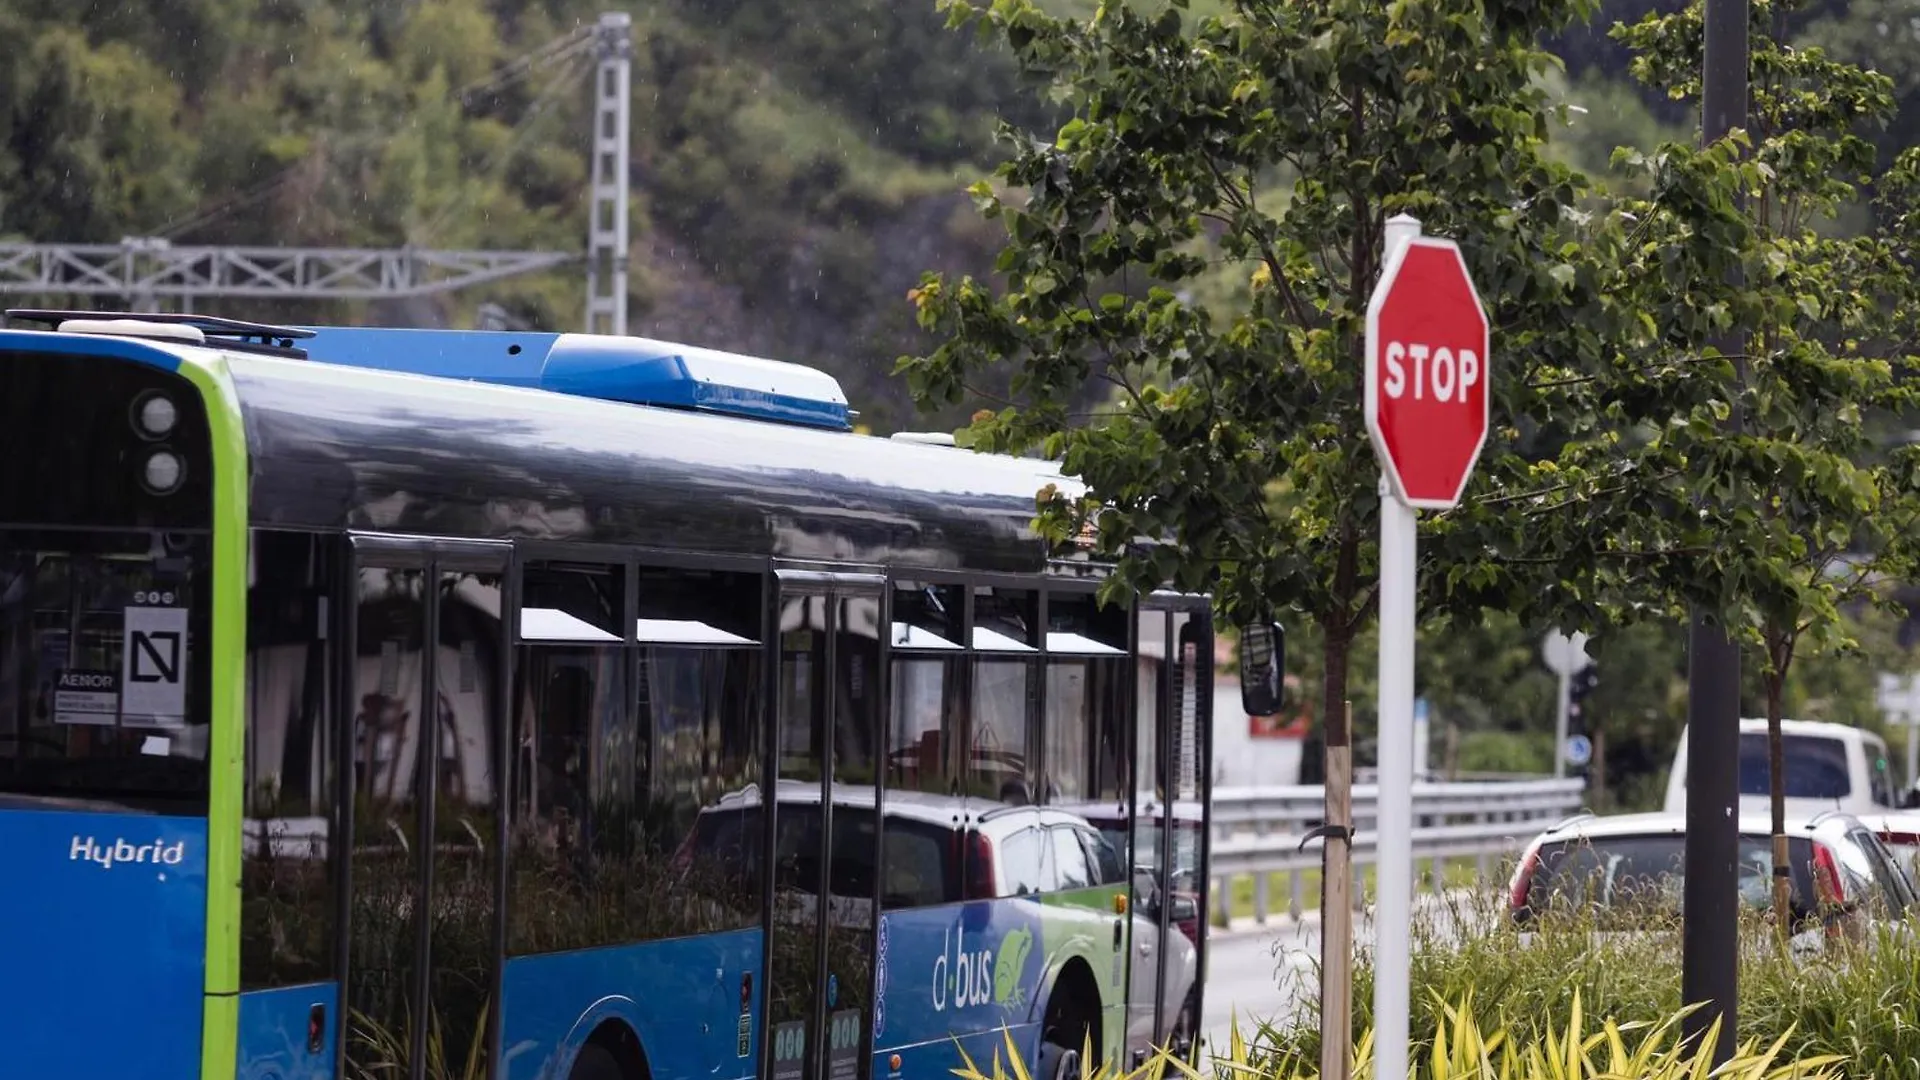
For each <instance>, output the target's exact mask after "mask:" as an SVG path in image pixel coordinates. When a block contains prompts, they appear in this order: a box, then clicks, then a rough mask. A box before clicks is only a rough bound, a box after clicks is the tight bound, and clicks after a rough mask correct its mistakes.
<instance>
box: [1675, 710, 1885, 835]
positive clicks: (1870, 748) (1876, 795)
mask: <svg viewBox="0 0 1920 1080" xmlns="http://www.w3.org/2000/svg"><path fill="white" fill-rule="evenodd" d="M1780 737H1781V740H1782V744H1781V754H1782V759H1783V761H1784V763H1785V765H1786V772H1787V776H1786V796H1787V797H1786V804H1787V805H1786V810H1787V816H1788V817H1795V816H1801V817H1805V816H1810V815H1813V814H1817V813H1819V812H1820V811H1822V810H1841V811H1845V812H1846V813H1849V814H1871V813H1874V812H1876V811H1879V812H1885V811H1887V810H1892V809H1895V808H1897V807H1898V806H1899V805H1900V803H1899V795H1898V794H1897V793H1896V791H1895V787H1894V782H1893V774H1892V773H1891V772H1890V771H1889V769H1888V765H1887V744H1886V743H1885V742H1884V741H1882V740H1881V738H1880V736H1878V735H1875V734H1874V733H1873V732H1871V731H1864V730H1862V729H1860V728H1857V727H1849V726H1847V725H1846V724H1830V723H1826V722H1824V721H1815V720H1782V721H1781V722H1780ZM1732 764H1733V763H1731V762H1729V763H1728V765H1729V767H1730V766H1732ZM1738 765H1739V769H1740V812H1741V813H1742V814H1764V813H1767V811H1768V787H1767V721H1766V719H1765V718H1764V717H1761V718H1758V719H1755V718H1747V719H1743V720H1741V721H1740V761H1739V763H1738ZM1686 808H1687V733H1686V732H1685V731H1684V730H1683V731H1681V733H1680V746H1679V748H1678V749H1676V750H1675V751H1674V754H1673V770H1672V772H1670V773H1669V774H1668V775H1667V802H1666V809H1667V811H1668V812H1670V813H1678V812H1680V811H1683V810H1685V809H1686Z"/></svg>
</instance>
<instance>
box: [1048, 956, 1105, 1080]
mask: <svg viewBox="0 0 1920 1080" xmlns="http://www.w3.org/2000/svg"><path fill="white" fill-rule="evenodd" d="M1092 983H1093V976H1092V975H1091V974H1090V973H1088V972H1087V970H1086V967H1085V965H1083V964H1080V963H1078V962H1075V963H1073V964H1069V965H1068V967H1067V969H1066V970H1065V971H1063V972H1061V975H1060V981H1059V983H1058V984H1056V985H1055V986H1054V989H1053V994H1052V995H1051V996H1050V997H1049V998H1048V1001H1047V1014H1046V1016H1047V1019H1046V1022H1045V1023H1043V1024H1041V1025H1040V1060H1039V1062H1038V1064H1039V1066H1040V1068H1039V1069H1038V1070H1037V1071H1036V1072H1035V1073H1034V1080H1080V1076H1081V1072H1082V1070H1081V1060H1080V1058H1081V1055H1082V1054H1083V1053H1084V1052H1085V1051H1086V1050H1087V1049H1088V1048H1091V1049H1092V1051H1093V1060H1094V1061H1099V1060H1100V1033H1099V1029H1098V1027H1097V1025H1098V1024H1099V1022H1100V1006H1099V1005H1098V1004H1097V1002H1098V1001H1099V1000H1100V999H1099V996H1098V991H1096V990H1094V989H1093V986H1092Z"/></svg>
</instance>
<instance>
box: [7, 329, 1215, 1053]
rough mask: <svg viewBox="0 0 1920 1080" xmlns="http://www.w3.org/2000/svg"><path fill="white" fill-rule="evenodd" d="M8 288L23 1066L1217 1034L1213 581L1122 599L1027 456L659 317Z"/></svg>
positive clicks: (12, 1036) (1103, 1042) (927, 1046)
mask: <svg viewBox="0 0 1920 1080" xmlns="http://www.w3.org/2000/svg"><path fill="white" fill-rule="evenodd" d="M9 314H10V315H11V316H12V317H13V328H10V329H5V330H0V387H4V392H0V445H3V446H4V448H5V455H6V460H7V462H8V466H7V468H6V469H5V470H4V471H0V492H3V493H4V494H3V495H0V854H4V858H5V860H6V865H7V871H6V874H5V878H4V881H0V956H4V957H5V958H6V959H5V962H4V963H0V1077H4V1078H6V1080H42V1078H45V1080H54V1078H58V1080H95V1078H98V1080H133V1078H146V1077H152V1078H156V1080H179V1078H185V1077H202V1078H207V1080H211V1078H222V1080H225V1078H235V1077H238V1078H243V1080H331V1078H335V1077H349V1078H354V1080H361V1078H367V1080H372V1078H376V1077H377V1078H381V1080H452V1078H456V1077H457V1078H461V1080H467V1078H481V1077H487V1078H500V1080H664V1078H669V1077H696V1076H697V1077H703V1078H716V1077H717V1078H748V1077H754V1078H765V1080H877V1078H882V1077H885V1078H889V1080H891V1078H894V1077H903V1076H905V1077H916V1078H917V1077H937V1076H944V1075H947V1070H948V1069H950V1068H951V1067H953V1066H954V1065H955V1064H956V1063H957V1061H958V1057H957V1054H956V1052H955V1040H958V1041H959V1043H960V1044H961V1045H963V1046H966V1047H967V1048H968V1049H969V1051H970V1052H973V1053H975V1054H976V1055H979V1056H980V1057H982V1058H983V1059H984V1058H986V1057H990V1056H991V1055H992V1053H993V1052H994V1050H995V1049H996V1048H997V1047H999V1046H1001V1045H1002V1040H1003V1039H1004V1038H1005V1037H1006V1036H1005V1035H1004V1034H1003V1033H1002V1032H1003V1029H1004V1030H1005V1031H1006V1032H1010V1033H1011V1035H1012V1038H1013V1039H1014V1041H1015V1043H1016V1045H1017V1046H1018V1047H1019V1049H1020V1051H1021V1053H1022V1054H1023V1055H1024V1056H1025V1057H1026V1059H1027V1060H1028V1062H1029V1063H1038V1068H1039V1069H1040V1070H1042V1071H1043V1072H1045V1073H1046V1074H1047V1075H1066V1074H1077V1072H1078V1066H1079V1061H1078V1054H1079V1051H1080V1049H1081V1048H1082V1047H1083V1046H1090V1047H1091V1048H1092V1050H1093V1053H1094V1054H1095V1056H1096V1057H1097V1058H1098V1059H1101V1060H1106V1061H1111V1062H1114V1063H1116V1064H1122V1065H1125V1064H1131V1063H1133V1062H1135V1061H1138V1060H1140V1058H1141V1057H1142V1056H1143V1055H1144V1054H1146V1053H1147V1052H1148V1051H1149V1048H1152V1047H1161V1046H1173V1047H1175V1048H1176V1049H1182V1050H1184V1049H1188V1048H1190V1047H1191V1045H1192V1043H1193V1031H1194V1028H1195V1026H1196V1023H1195V1021H1196V1019H1197V1017H1198V1016H1199V1015H1200V1012H1199V1009H1200V998H1201V991H1202V988H1203V986H1204V984H1205V948H1206V943H1205V937H1204V933H1198V934H1196V933H1195V931H1194V929H1193V928H1194V927H1198V926H1199V925H1200V920H1198V918H1197V914H1198V913H1199V912H1201V911H1205V910H1207V908H1206V903H1207V897H1206V895H1205V892H1206V882H1207V880H1208V875H1207V873H1206V860H1207V854H1206V851H1207V832H1206V814H1205V808H1206V806H1207V804H1208V786H1207V785H1208V775H1207V774H1208V769H1207V767H1206V766H1205V762H1207V761H1208V759H1209V748H1208V730H1207V723H1206V718H1207V717H1209V716H1210V715H1211V708H1212V706H1211V702H1210V699H1209V695H1210V693H1211V690H1212V686H1213V678H1212V673H1211V664H1212V659H1213V647H1212V636H1213V625H1212V619H1211V615H1210V612H1209V609H1208V607H1207V605H1206V603H1205V602H1204V600H1203V599H1201V598H1197V597H1192V596H1186V595H1177V594H1171V593H1169V594H1156V595H1153V596H1151V597H1146V598H1143V599H1142V600H1141V601H1140V602H1138V603H1137V604H1135V605H1133V606H1132V607H1131V608H1126V609H1123V608H1121V607H1118V606H1111V605H1109V606H1102V605H1100V604H1098V603H1096V602H1095V599H1094V589H1095V588H1096V587H1097V585H1098V583H1099V582H1100V580H1101V578H1102V574H1103V568H1102V567H1101V566H1100V565H1098V564H1096V563H1094V562H1092V561H1090V560H1089V559H1088V558H1087V557H1086V554H1085V552H1083V551H1072V550H1070V551H1057V550H1053V549H1051V548H1050V547H1049V546H1048V545H1047V544H1046V543H1045V542H1044V541H1043V539H1042V538H1041V537H1040V536H1039V535H1037V533H1036V532H1035V531H1034V529H1033V523H1032V517H1033V512H1034V497H1035V494H1036V492H1037V491H1038V490H1039V489H1041V488H1042V487H1043V486H1044V485H1047V484H1050V483H1051V484H1061V485H1067V484H1069V483H1070V482H1069V481H1068V480H1066V479H1064V478H1062V477H1061V476H1060V475H1058V473H1057V470H1055V469H1054V468H1053V467H1052V466H1051V465H1049V464H1048V463H1045V462H1040V461H1033V460H1027V459H1016V458H1005V457H992V456H987V455H979V454H973V453H969V452H965V451H962V450H957V449H953V448H951V447H947V446H939V445H927V444H926V442H927V441H928V440H917V441H916V440H912V439H901V438H897V437H896V438H892V439H883V438H874V437H868V436H864V435H860V434H856V433H855V432H854V431H853V430H852V422H851V421H852V413H851V412H850V410H849V409H848V407H847V402H846V399H845V396H844V395H843V394H842V392H841V390H840V388H839V386H838V385H837V384H836V383H835V382H834V380H833V379H832V378H830V377H829V376H827V375H825V374H823V373H821V372H819V371H816V370H812V369H809V368H805V367H801V366H797V365H792V364H783V363H779V362H775V361H768V360H760V359H756V358H750V357H742V356H737V355H733V354H727V353H719V352H714V351H711V350H704V349H698V348H693V347H689V346H682V345H674V344H670V343H664V342H657V341H650V340H645V339H640V338H612V337H592V336H585V335H574V334H536V333H467V332H453V331H425V330H421V331H406V330H381V329H369V328H326V327H317V328H294V327H276V326H266V325H261V324H254V323H245V322H238V321H231V320H223V319H216V318H210V317H202V316H177V315H174V316H161V315H119V314H111V313H107V314H101V313H84V312H59V311H43V310H36V311H16V312H11V313H9ZM1196 806H1197V807H1199V808H1200V813H1198V814H1197V815H1196V814H1193V813H1191V812H1181V813H1175V812H1174V811H1173V810H1170V809H1169V807H1187V808H1191V807H1196ZM1093 818H1098V819H1099V825H1098V827H1096V826H1095V825H1094V824H1092V823H1091V820H1092V819H1093ZM1115 823H1120V826H1121V827H1120V828H1118V829H1116V828H1115V827H1114V826H1115Z"/></svg>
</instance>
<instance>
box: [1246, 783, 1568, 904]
mask: <svg viewBox="0 0 1920 1080" xmlns="http://www.w3.org/2000/svg"><path fill="white" fill-rule="evenodd" d="M1585 798H1586V781H1584V780H1580V779H1571V780H1518V781H1514V780H1506V781H1464V782H1452V783H1416V784H1414V786H1413V816H1414V829H1413V856H1414V859H1415V860H1416V863H1417V862H1418V861H1419V860H1432V862H1431V863H1430V865H1429V867H1428V872H1429V873H1430V874H1431V875H1432V876H1433V878H1434V884H1435V886H1436V887H1439V886H1440V885H1441V884H1442V882H1443V873H1444V862H1443V860H1450V859H1465V858H1471V859H1473V860H1475V862H1476V864H1477V868H1478V871H1479V874H1480V876H1481V877H1482V878H1485V877H1486V876H1487V875H1488V873H1489V872H1490V870H1491V869H1492V860H1493V859H1494V858H1496V857H1500V856H1510V855H1516V854H1518V852H1519V849H1520V847H1521V846H1522V845H1523V844H1525V843H1526V842H1527V841H1528V840H1530V839H1532V838H1533V837H1534V835H1536V834H1537V833H1539V832H1540V831H1542V830H1543V829H1545V828H1547V827H1548V826H1549V825H1552V824H1554V823H1555V822H1557V821H1560V820H1562V819H1564V818H1566V817H1567V816H1569V815H1571V814H1573V813H1576V812H1578V811H1579V810H1580V808H1581V805H1582V803H1583V801H1584V800H1585ZM1378 801H1379V788H1378V786H1377V785H1374V784H1356V785H1354V788H1353V818H1354V820H1353V828H1354V830H1355V831H1354V838H1353V861H1354V864H1355V865H1356V866H1358V865H1366V864H1371V863H1372V862H1373V861H1374V857H1375V853H1376V845H1377V841H1378V833H1377V832H1376V813H1375V807H1376V806H1377V805H1378ZM1325 814H1326V794H1325V790H1324V789H1323V788H1321V787H1320V786H1319V785H1312V786H1306V785H1293V786H1287V787H1219V788H1215V789H1214V790H1213V837H1212V841H1213V842H1212V852H1211V854H1212V875H1213V888H1212V894H1213V896H1214V899H1215V902H1214V908H1215V910H1214V919H1215V921H1216V922H1225V921H1227V919H1228V918H1230V917H1231V916H1232V914H1233V899H1234V889H1233V885H1234V883H1235V880H1236V879H1238V878H1241V877H1245V876H1251V877H1252V878H1253V915H1254V918H1255V919H1257V920H1259V921H1261V922H1265V921H1266V920H1267V918H1268V916H1269V915H1270V914H1271V913H1272V912H1273V895H1272V893H1273V884H1274V878H1275V877H1276V876H1277V875H1284V877H1285V881H1284V882H1283V887H1284V888H1285V889H1286V891H1287V894H1288V895H1287V902H1286V912H1287V914H1289V915H1291V916H1293V917H1295V918H1298V917H1299V915H1300V912H1301V910H1302V907H1303V899H1304V898H1303V895H1302V893H1303V880H1302V879H1303V878H1304V877H1305V874H1304V873H1303V871H1308V870H1314V871H1317V870H1319V869H1320V859H1321V849H1322V848H1323V847H1324V846H1325V842H1324V841H1323V840H1321V839H1319V838H1315V839H1312V840H1308V841H1307V842H1306V844H1305V845H1304V847H1303V846H1302V844H1301V839H1302V837H1304V836H1306V835H1307V833H1309V832H1310V831H1312V830H1313V829H1314V828H1315V827H1316V826H1318V825H1320V824H1321V822H1322V820H1323V819H1324V817H1325ZM1353 895H1354V900H1355V904H1356V905H1359V904H1362V903H1364V902H1365V891H1364V890H1362V889H1357V888H1356V889H1355V890H1354V893H1353Z"/></svg>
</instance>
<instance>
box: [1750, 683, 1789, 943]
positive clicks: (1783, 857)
mask: <svg viewBox="0 0 1920 1080" xmlns="http://www.w3.org/2000/svg"><path fill="white" fill-rule="evenodd" d="M1769 651H1770V653H1771V654H1772V655H1770V656H1769V657H1768V659H1769V661H1770V663H1769V664H1768V671H1767V674H1766V680H1765V681H1766V686H1767V802H1768V803H1769V809H1771V811H1772V814H1773V926H1774V930H1775V932H1776V933H1777V934H1778V935H1779V938H1780V941H1781V943H1782V944H1783V945H1784V944H1785V942H1786V940H1787V939H1788V938H1789V937H1791V936H1793V928H1792V926H1791V925H1789V920H1790V919H1791V918H1792V899H1793V878H1792V877H1791V876H1790V875H1791V874H1792V873H1793V871H1792V870H1791V869H1790V868H1789V867H1788V863H1787V777H1786V761H1785V754H1784V752H1783V750H1782V745H1781V744H1782V740H1781V737H1780V697H1781V690H1782V684H1784V683H1785V682H1786V677H1787V673H1786V665H1785V664H1783V663H1781V662H1780V660H1781V657H1780V655H1779V654H1780V650H1776V649H1770V650H1769ZM1736 767H1737V766H1736Z"/></svg>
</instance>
